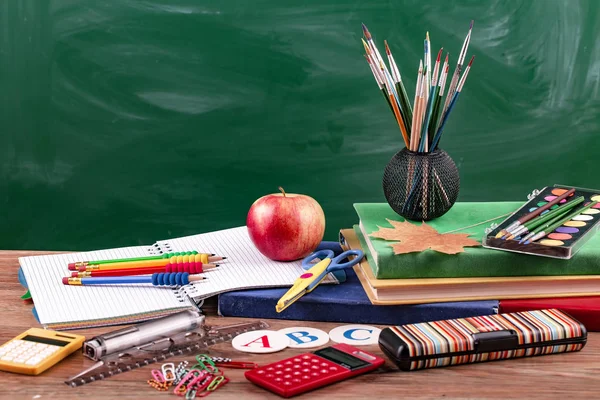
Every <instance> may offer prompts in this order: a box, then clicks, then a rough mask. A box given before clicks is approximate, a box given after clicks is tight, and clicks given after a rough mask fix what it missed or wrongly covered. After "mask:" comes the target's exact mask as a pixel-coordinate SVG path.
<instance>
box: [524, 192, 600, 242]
mask: <svg viewBox="0 0 600 400" xmlns="http://www.w3.org/2000/svg"><path fill="white" fill-rule="evenodd" d="M596 204H598V202H597V201H592V202H591V203H590V204H588V205H587V206H585V207H583V208H582V209H580V210H577V211H573V212H572V213H569V214H568V215H567V216H566V217H564V218H560V220H559V221H558V222H555V223H553V224H552V225H550V223H547V224H546V225H542V227H541V229H543V230H542V231H539V232H536V233H534V235H533V236H532V237H531V238H529V239H527V240H526V241H525V244H529V243H531V242H535V241H536V240H539V239H541V238H543V237H544V236H546V235H548V234H549V233H550V232H552V231H554V230H555V229H556V228H558V227H559V226H561V225H562V224H564V223H565V222H567V221H569V220H570V219H572V218H573V217H575V216H577V215H579V214H581V213H582V212H584V211H585V210H588V209H590V208H592V207H594V206H595V205H596ZM548 225H549V226H548ZM532 233H533V232H532ZM530 235H531V233H530ZM527 236H529V235H527Z"/></svg>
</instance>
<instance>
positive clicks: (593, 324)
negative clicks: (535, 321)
mask: <svg viewBox="0 0 600 400" xmlns="http://www.w3.org/2000/svg"><path fill="white" fill-rule="evenodd" d="M547 308H558V309H559V310H562V311H564V312H566V313H567V314H569V315H570V316H571V317H573V318H575V319H576V320H578V321H579V322H581V323H582V324H583V325H585V327H586V328H587V330H588V332H600V296H593V297H565V298H556V299H552V298H548V299H517V300H500V308H499V310H498V312H499V313H501V314H502V313H512V312H519V311H532V310H542V309H547Z"/></svg>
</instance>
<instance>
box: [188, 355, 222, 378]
mask: <svg viewBox="0 0 600 400" xmlns="http://www.w3.org/2000/svg"><path fill="white" fill-rule="evenodd" d="M196 361H198V364H196V365H194V368H196V367H197V368H199V369H202V370H205V371H208V372H210V373H211V374H214V373H217V372H219V368H217V366H216V365H215V363H214V362H213V361H212V359H211V358H210V357H209V356H208V355H206V354H198V355H197V356H196Z"/></svg>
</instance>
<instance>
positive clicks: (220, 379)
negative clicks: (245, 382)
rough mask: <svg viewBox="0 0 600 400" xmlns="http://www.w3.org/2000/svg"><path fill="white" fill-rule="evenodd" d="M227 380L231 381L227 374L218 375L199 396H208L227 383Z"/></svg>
mask: <svg viewBox="0 0 600 400" xmlns="http://www.w3.org/2000/svg"><path fill="white" fill-rule="evenodd" d="M227 382H229V378H227V377H226V376H217V377H216V378H215V379H213V380H212V382H211V383H210V385H208V387H207V388H206V390H205V391H203V392H202V393H200V394H198V397H206V396H208V395H209V394H211V393H212V392H214V391H215V390H217V389H218V388H220V387H221V386H223V385H225V384H226V383H227Z"/></svg>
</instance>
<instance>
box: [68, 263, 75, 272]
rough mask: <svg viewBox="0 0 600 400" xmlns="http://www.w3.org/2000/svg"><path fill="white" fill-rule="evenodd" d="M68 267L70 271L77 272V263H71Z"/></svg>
mask: <svg viewBox="0 0 600 400" xmlns="http://www.w3.org/2000/svg"><path fill="white" fill-rule="evenodd" d="M68 267H69V271H75V270H76V269H77V267H76V266H75V263H69V265H68Z"/></svg>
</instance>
